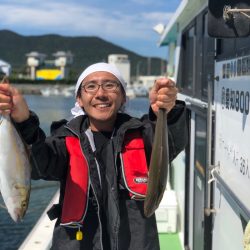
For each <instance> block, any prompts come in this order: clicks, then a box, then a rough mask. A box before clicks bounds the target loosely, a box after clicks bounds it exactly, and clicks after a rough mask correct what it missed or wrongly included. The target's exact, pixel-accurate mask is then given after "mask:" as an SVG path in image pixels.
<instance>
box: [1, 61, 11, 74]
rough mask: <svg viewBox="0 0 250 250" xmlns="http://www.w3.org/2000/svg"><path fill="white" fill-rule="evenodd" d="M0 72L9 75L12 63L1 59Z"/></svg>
mask: <svg viewBox="0 0 250 250" xmlns="http://www.w3.org/2000/svg"><path fill="white" fill-rule="evenodd" d="M0 73H1V74H4V75H6V76H9V75H10V73H11V65H10V64H9V63H7V62H5V61H3V60H1V59H0Z"/></svg>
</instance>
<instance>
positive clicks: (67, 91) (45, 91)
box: [40, 85, 75, 97]
mask: <svg viewBox="0 0 250 250" xmlns="http://www.w3.org/2000/svg"><path fill="white" fill-rule="evenodd" d="M40 91H41V94H42V95H43V96H58V95H61V96H65V97H72V96H74V91H75V87H74V86H70V87H65V86H59V85H55V86H48V87H45V88H41V90H40Z"/></svg>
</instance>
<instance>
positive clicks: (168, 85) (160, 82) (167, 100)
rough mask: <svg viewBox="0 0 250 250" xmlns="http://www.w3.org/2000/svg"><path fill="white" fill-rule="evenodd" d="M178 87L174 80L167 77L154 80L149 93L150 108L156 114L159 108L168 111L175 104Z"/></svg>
mask: <svg viewBox="0 0 250 250" xmlns="http://www.w3.org/2000/svg"><path fill="white" fill-rule="evenodd" d="M177 93H178V89H177V88H176V86H175V82H174V81H172V80H171V79H169V78H159V79H157V80H156V81H155V83H154V86H153V88H152V89H151V91H150V93H149V101H150V105H151V108H152V110H153V111H154V113H155V114H156V115H157V113H158V110H159V108H163V109H166V110H167V112H169V111H170V110H171V109H172V108H173V107H174V105H175V101H176V98H177Z"/></svg>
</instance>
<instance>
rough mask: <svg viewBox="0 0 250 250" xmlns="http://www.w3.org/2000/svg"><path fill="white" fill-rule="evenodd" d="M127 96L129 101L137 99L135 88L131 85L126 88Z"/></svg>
mask: <svg viewBox="0 0 250 250" xmlns="http://www.w3.org/2000/svg"><path fill="white" fill-rule="evenodd" d="M126 96H127V97H128V98H129V99H133V98H135V97H136V95H135V91H134V88H133V87H132V86H131V85H128V86H127V88H126Z"/></svg>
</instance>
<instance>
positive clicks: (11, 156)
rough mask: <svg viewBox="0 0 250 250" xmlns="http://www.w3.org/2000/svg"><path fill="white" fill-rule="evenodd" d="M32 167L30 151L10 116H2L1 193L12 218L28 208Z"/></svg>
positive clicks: (0, 142) (16, 219)
mask: <svg viewBox="0 0 250 250" xmlns="http://www.w3.org/2000/svg"><path fill="white" fill-rule="evenodd" d="M30 176H31V166H30V161H29V156H28V151H27V148H26V146H25V144H24V143H23V141H22V139H21V137H20V135H19V134H18V132H17V130H16V128H15V127H14V125H13V123H12V122H11V119H10V116H9V115H0V191H1V195H2V197H3V200H4V203H5V205H6V207H7V209H8V212H9V214H10V216H11V218H12V219H13V220H14V221H15V222H18V221H20V220H21V219H22V218H23V217H24V215H25V213H26V210H27V208H28V203H29V196H30Z"/></svg>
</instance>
